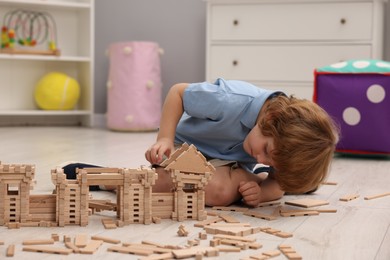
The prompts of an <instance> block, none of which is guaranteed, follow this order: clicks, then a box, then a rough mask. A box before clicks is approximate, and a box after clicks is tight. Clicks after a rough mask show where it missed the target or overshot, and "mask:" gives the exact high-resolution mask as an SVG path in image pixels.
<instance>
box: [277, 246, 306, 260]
mask: <svg viewBox="0 0 390 260" xmlns="http://www.w3.org/2000/svg"><path fill="white" fill-rule="evenodd" d="M278 248H279V250H280V251H281V252H282V253H283V254H284V255H285V256H286V257H287V258H288V259H289V260H301V259H302V256H301V255H299V254H298V253H297V252H296V251H295V249H293V248H292V247H291V246H290V245H283V244H282V245H279V247H278Z"/></svg>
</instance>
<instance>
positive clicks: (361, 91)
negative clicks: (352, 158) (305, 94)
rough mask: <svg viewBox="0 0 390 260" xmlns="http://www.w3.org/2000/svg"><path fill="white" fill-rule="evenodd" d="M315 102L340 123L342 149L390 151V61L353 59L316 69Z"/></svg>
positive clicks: (362, 151) (376, 152)
mask: <svg viewBox="0 0 390 260" xmlns="http://www.w3.org/2000/svg"><path fill="white" fill-rule="evenodd" d="M314 74H315V82H314V97H313V100H314V102H316V103H318V104H319V105H320V106H321V107H322V108H324V109H325V110H326V111H327V112H328V113H329V114H330V115H331V116H332V117H333V118H334V120H335V121H336V123H338V125H339V127H340V131H341V136H340V141H339V143H338V145H337V148H336V150H337V151H338V152H345V153H356V154H390V62H387V61H381V60H349V61H345V62H339V63H336V64H332V65H330V66H326V67H322V68H318V69H316V70H315V73H314Z"/></svg>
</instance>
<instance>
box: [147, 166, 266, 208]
mask: <svg viewBox="0 0 390 260" xmlns="http://www.w3.org/2000/svg"><path fill="white" fill-rule="evenodd" d="M156 172H157V174H158V179H157V180H156V184H155V185H154V186H153V192H171V191H172V189H173V183H172V178H171V176H170V173H169V172H167V171H165V170H164V169H163V168H162V167H157V168H156ZM262 180H264V177H261V176H259V175H256V174H253V173H250V172H247V171H245V170H244V169H242V168H232V167H230V166H220V167H216V172H215V173H214V175H213V177H212V178H211V180H210V181H209V183H208V184H207V185H206V187H205V193H206V197H205V203H206V205H208V206H228V205H230V204H232V203H234V202H236V201H237V200H239V199H241V198H242V195H241V194H240V192H239V191H238V189H239V187H240V183H241V182H256V183H258V184H260V183H261V181H262Z"/></svg>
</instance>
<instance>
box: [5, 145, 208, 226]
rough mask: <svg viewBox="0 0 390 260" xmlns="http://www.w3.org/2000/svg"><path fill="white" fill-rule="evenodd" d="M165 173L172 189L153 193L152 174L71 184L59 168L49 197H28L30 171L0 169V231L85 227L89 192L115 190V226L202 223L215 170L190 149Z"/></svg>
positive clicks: (86, 173) (117, 171)
mask: <svg viewBox="0 0 390 260" xmlns="http://www.w3.org/2000/svg"><path fill="white" fill-rule="evenodd" d="M161 165H162V166H163V167H165V169H166V170H167V171H169V172H170V174H171V176H172V179H173V184H174V189H173V191H172V192H169V193H153V192H152V186H153V185H154V183H155V181H156V179H157V173H156V172H155V170H154V169H153V168H149V167H141V168H138V169H127V168H84V169H78V173H77V179H76V180H69V179H66V175H65V173H64V172H63V169H62V168H56V169H53V170H52V172H51V179H52V182H53V184H54V185H55V190H54V192H53V193H54V194H45V195H32V194H30V190H31V189H32V187H33V185H32V184H33V181H34V174H35V166H34V165H19V164H1V163H0V225H7V226H8V227H9V228H18V227H21V226H45V227H47V226H60V227H62V226H65V225H80V226H86V225H87V224H88V216H89V212H90V210H89V206H90V205H89V200H90V199H89V186H91V185H114V186H116V187H117V190H116V194H117V201H116V205H115V207H114V208H115V210H116V215H117V221H118V222H119V223H120V224H121V225H128V224H132V223H143V224H150V223H151V222H152V219H154V218H156V219H167V218H171V219H173V220H177V221H183V220H186V219H192V220H204V219H206V218H207V214H206V211H205V201H204V199H205V192H204V188H205V186H206V184H207V183H208V181H209V180H210V179H211V177H212V175H213V173H214V171H215V168H214V167H213V166H212V165H211V164H210V163H208V162H207V161H206V159H205V157H204V156H203V155H202V154H201V153H200V152H198V151H197V149H196V147H195V146H193V145H191V146H189V145H188V144H183V145H182V147H181V148H180V149H178V150H176V151H175V152H174V153H173V154H172V155H171V156H170V158H168V159H166V160H165V161H164V162H163V163H162V164H161Z"/></svg>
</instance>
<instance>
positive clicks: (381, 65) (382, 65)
mask: <svg viewBox="0 0 390 260" xmlns="http://www.w3.org/2000/svg"><path fill="white" fill-rule="evenodd" d="M375 65H376V66H377V67H379V68H390V63H389V62H383V61H378V62H377V63H376V64H375Z"/></svg>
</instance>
